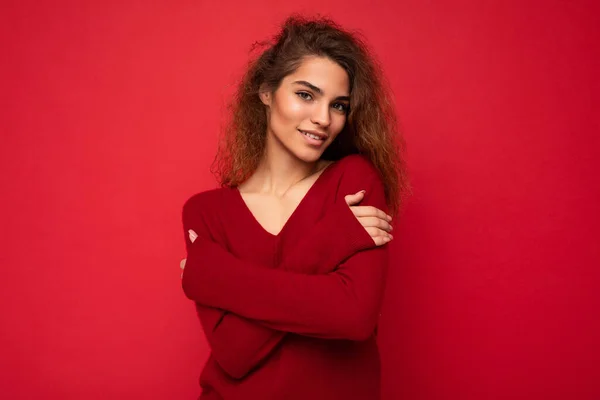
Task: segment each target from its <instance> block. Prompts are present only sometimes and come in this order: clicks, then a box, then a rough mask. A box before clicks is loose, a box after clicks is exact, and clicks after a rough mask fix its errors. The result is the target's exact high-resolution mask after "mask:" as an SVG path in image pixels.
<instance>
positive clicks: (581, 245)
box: [0, 0, 600, 400]
mask: <svg viewBox="0 0 600 400" xmlns="http://www.w3.org/2000/svg"><path fill="white" fill-rule="evenodd" d="M145 3H148V4H145ZM150 3H152V5H150ZM250 3H252V4H253V5H252V6H250V5H248V3H247V2H242V1H238V2H236V4H235V5H232V4H231V2H208V1H171V2H167V1H165V2H105V1H97V2H90V1H88V2H71V3H70V4H67V3H64V2H63V3H60V2H49V1H48V2H40V1H38V2H32V1H19V2H16V1H14V2H12V3H7V2H3V5H2V11H1V12H0V30H1V31H2V36H1V37H2V49H1V50H2V59H3V61H2V63H1V67H0V68H2V72H3V73H2V79H1V82H2V83H1V85H2V86H1V87H0V89H1V93H2V95H1V96H0V98H1V99H2V100H1V101H2V103H1V104H2V109H1V110H2V111H1V113H2V118H1V120H0V124H1V125H0V129H1V138H2V141H1V143H2V145H1V146H0V152H1V158H0V169H1V171H2V174H1V175H0V176H1V178H0V179H1V181H0V183H1V188H2V196H0V205H1V207H2V221H1V223H2V225H1V227H2V229H0V243H1V244H2V252H1V256H0V257H1V259H0V265H1V267H2V270H1V271H2V277H1V279H0V299H1V301H0V307H1V308H0V311H1V316H2V320H1V322H2V326H1V332H2V333H1V340H0V343H1V346H2V349H1V350H2V356H1V357H0V359H1V361H0V365H1V368H2V369H1V371H0V373H1V376H2V378H1V379H0V385H1V387H0V389H1V393H2V395H3V396H2V397H3V398H45V399H80V398H87V399H107V398H109V397H110V398H122V399H126V398H144V399H175V398H177V399H184V398H186V399H192V398H195V396H197V394H198V391H199V389H198V387H197V376H198V374H199V371H200V369H201V367H202V364H203V362H204V359H205V357H206V356H207V347H206V342H205V341H204V338H203V336H202V332H201V330H200V326H199V323H198V322H197V321H196V316H195V313H194V309H193V306H192V304H191V303H190V302H189V301H187V300H186V299H185V297H184V295H183V293H182V291H181V289H180V281H179V268H178V264H179V259H180V258H181V257H182V256H183V255H184V246H183V237H182V233H181V228H180V209H181V205H182V204H183V202H184V200H185V199H186V198H187V197H188V196H190V195H191V194H193V193H195V192H198V191H200V190H203V189H207V188H210V187H213V186H214V184H215V183H214V179H213V178H212V176H211V175H210V173H209V171H208V167H209V165H210V162H211V160H212V157H213V154H214V151H215V144H216V138H217V132H218V129H219V123H220V122H219V121H220V118H221V115H222V112H221V109H222V105H223V104H224V101H225V99H226V97H227V94H229V93H230V92H231V90H232V87H231V85H233V84H234V82H235V79H236V78H237V77H238V76H239V73H240V72H241V71H242V70H243V67H244V65H245V62H246V58H247V50H248V49H249V47H250V45H251V43H252V42H253V41H254V40H259V39H262V38H264V37H265V36H266V35H267V34H269V33H271V32H273V29H274V28H275V26H276V24H277V23H278V22H280V21H281V20H282V19H283V18H284V17H285V16H286V15H287V14H288V13H289V12H291V11H298V10H312V11H320V12H321V13H324V14H329V15H332V16H334V17H335V18H336V19H337V20H338V21H339V22H341V23H342V24H344V25H345V26H347V27H349V28H360V29H362V30H363V32H364V33H365V34H366V36H367V38H368V40H369V41H370V42H371V43H372V45H373V47H374V48H375V50H376V52H377V54H379V56H380V58H381V60H382V61H383V64H384V67H385V70H386V71H387V73H388V75H389V78H390V82H391V84H392V86H393V89H394V92H395V93H396V96H397V104H398V109H399V112H400V115H401V118H402V121H403V124H404V128H405V131H406V137H407V142H408V145H409V163H410V167H411V173H412V177H413V185H414V187H415V195H414V196H413V198H412V199H411V201H410V204H408V206H407V209H406V213H405V215H404V217H403V219H402V221H401V222H397V223H396V229H397V230H398V233H397V234H396V235H395V236H396V241H395V242H394V245H393V246H394V255H395V261H394V265H393V268H392V269H391V273H390V278H389V284H388V289H387V292H386V300H385V304H384V310H383V317H382V326H381V348H382V352H383V364H384V380H383V386H384V389H383V390H384V393H385V399H411V400H412V399H423V400H429V399H431V400H433V399H461V400H467V399H473V400H475V399H579V400H582V399H598V398H600V367H599V366H598V362H600V349H599V344H598V343H599V337H600V324H599V318H598V313H599V312H598V308H599V306H600V304H599V303H600V301H599V297H598V294H597V293H598V282H599V281H600V279H599V278H600V273H599V272H598V269H599V265H600V263H599V262H598V261H599V252H598V246H597V241H598V236H599V235H598V233H597V232H598V229H597V227H598V222H599V218H598V217H599V215H598V214H599V213H598V211H597V203H598V199H599V197H600V196H599V191H600V190H599V185H598V181H597V178H596V179H594V178H595V177H594V175H595V173H596V172H597V171H598V167H599V164H600V163H599V162H598V161H597V154H598V149H599V145H600V140H599V139H598V138H599V133H600V132H599V130H600V129H599V127H600V124H599V118H598V111H597V108H598V91H599V89H600V88H599V86H600V85H599V81H598V71H599V70H600V65H599V57H598V55H599V54H598V38H599V35H598V34H599V32H598V30H599V28H598V14H599V12H600V7H598V6H597V5H596V4H597V3H596V2H593V1H587V2H585V1H579V2H576V1H572V2H565V1H559V0H551V1H529V2H518V1H500V0H498V1H453V2H422V1H403V2H398V3H397V2H391V1H387V2H383V1H374V2H373V3H372V4H370V5H367V2H359V1H345V2H331V3H328V4H327V5H326V6H324V4H323V2H322V1H314V0H310V1H305V2H303V3H304V4H303V5H302V6H297V5H282V4H279V2H275V1H259V2H250ZM523 3H526V5H525V4H523Z"/></svg>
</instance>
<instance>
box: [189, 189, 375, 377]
mask: <svg viewBox="0 0 600 400" xmlns="http://www.w3.org/2000/svg"><path fill="white" fill-rule="evenodd" d="M188 208H189V207H184V212H183V218H182V219H183V226H184V235H185V240H186V248H188V250H189V248H190V246H191V244H192V242H191V241H190V239H189V235H188V234H187V232H188V229H194V231H196V233H198V234H199V235H200V236H202V237H205V238H208V237H210V234H209V233H208V232H207V231H206V226H205V225H204V224H202V223H198V222H196V223H191V222H190V221H191V220H192V218H190V217H189V216H188V214H190V210H189V209H188ZM305 237H306V238H308V240H301V241H300V242H299V243H298V244H297V246H295V247H294V249H293V251H292V252H290V253H287V254H286V257H285V258H284V259H283V261H282V263H281V265H280V266H279V268H281V269H284V270H287V271H294V272H298V273H306V274H310V273H327V272H331V271H333V269H334V268H335V267H337V265H338V264H339V263H341V262H342V261H343V260H344V259H346V258H347V257H349V256H350V255H352V254H354V253H356V252H357V251H360V250H362V249H366V248H369V247H372V246H373V245H374V243H373V240H372V239H371V237H370V236H369V235H368V233H367V232H366V231H365V229H364V228H363V226H362V225H360V223H359V222H358V221H357V220H356V217H355V216H354V214H353V213H352V212H351V211H350V208H349V207H348V205H347V204H346V203H345V201H343V199H341V201H338V202H337V203H335V204H334V205H333V206H332V207H331V208H330V209H329V210H328V212H327V214H326V215H325V217H324V218H322V219H321V220H320V221H319V222H318V223H317V224H316V225H315V226H314V227H313V229H312V230H311V231H310V232H309V233H308V234H307V235H306V236H305ZM308 254H313V257H305V255H308ZM314 255H316V257H315V256H314ZM196 311H197V313H198V316H199V318H200V321H201V324H202V327H203V330H204V332H205V335H206V336H207V340H208V341H209V344H210V346H211V349H212V352H213V356H214V357H215V359H216V360H217V362H218V363H219V365H221V367H222V368H223V369H224V370H225V371H226V372H227V373H228V374H229V375H231V376H233V377H235V378H238V379H239V378H242V377H243V376H245V375H246V374H247V373H248V372H249V371H250V370H251V369H252V368H253V367H255V366H256V365H257V364H258V363H260V361H262V360H263V359H264V358H265V357H267V356H268V355H269V354H270V353H271V351H272V350H273V349H274V348H275V347H276V346H277V345H278V343H279V342H280V341H281V340H282V339H283V337H284V336H285V334H286V332H284V331H280V330H274V329H271V328H268V327H266V326H263V325H261V324H259V323H258V322H257V321H251V320H248V319H246V318H243V317H241V316H238V315H236V314H232V313H228V312H226V311H224V310H221V309H217V308H211V307H206V306H203V305H201V304H199V303H196Z"/></svg>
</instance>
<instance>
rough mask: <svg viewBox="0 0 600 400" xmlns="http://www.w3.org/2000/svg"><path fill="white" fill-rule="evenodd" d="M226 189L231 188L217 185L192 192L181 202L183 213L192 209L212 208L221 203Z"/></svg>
mask: <svg viewBox="0 0 600 400" xmlns="http://www.w3.org/2000/svg"><path fill="white" fill-rule="evenodd" d="M228 190H231V188H228V187H218V188H213V189H207V190H204V191H201V192H198V193H195V194H193V195H192V196H190V197H189V198H188V199H187V200H186V201H185V202H184V204H183V212H184V214H185V213H186V212H192V211H195V212H197V211H200V210H207V209H212V210H214V209H215V207H216V206H219V205H222V204H223V201H224V199H225V196H226V191H228Z"/></svg>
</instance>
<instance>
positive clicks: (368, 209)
mask: <svg viewBox="0 0 600 400" xmlns="http://www.w3.org/2000/svg"><path fill="white" fill-rule="evenodd" d="M352 212H353V213H354V215H355V216H356V217H377V218H380V219H383V220H385V221H387V222H390V221H391V220H392V216H391V215H388V214H386V213H385V212H383V211H382V210H380V209H379V208H376V207H373V206H353V207H352Z"/></svg>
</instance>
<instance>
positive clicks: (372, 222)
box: [357, 217, 394, 232]
mask: <svg viewBox="0 0 600 400" xmlns="http://www.w3.org/2000/svg"><path fill="white" fill-rule="evenodd" d="M357 218H358V221H359V222H360V223H361V224H362V226H364V227H365V228H366V227H374V228H379V229H381V230H383V231H386V232H391V231H392V230H393V229H394V228H393V227H392V225H391V224H390V223H389V222H388V221H387V220H384V219H381V218H378V217H357Z"/></svg>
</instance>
